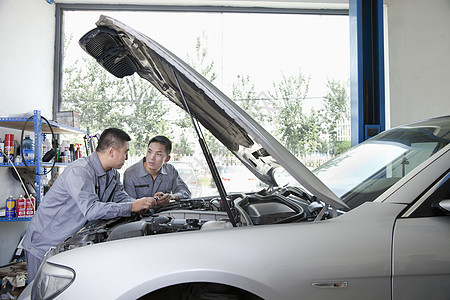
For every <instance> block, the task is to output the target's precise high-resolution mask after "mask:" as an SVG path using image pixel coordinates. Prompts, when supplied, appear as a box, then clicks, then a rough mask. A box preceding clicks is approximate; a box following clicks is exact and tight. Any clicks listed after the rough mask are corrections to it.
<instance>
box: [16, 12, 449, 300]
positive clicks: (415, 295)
mask: <svg viewBox="0 0 450 300" xmlns="http://www.w3.org/2000/svg"><path fill="white" fill-rule="evenodd" d="M97 26H98V27H97V28H96V29H94V30H92V31H90V32H89V33H87V34H86V35H85V36H84V37H83V38H82V39H81V40H80V45H81V46H82V47H83V49H85V50H86V51H87V52H88V53H89V54H90V55H92V56H93V57H95V58H96V59H97V61H98V62H99V63H100V64H102V65H103V66H104V67H105V68H106V69H107V70H109V71H110V72H111V73H113V74H115V75H116V76H117V77H123V76H126V75H131V74H133V73H134V72H137V73H138V74H139V75H140V76H142V77H143V78H145V79H147V80H149V81H150V82H151V83H152V84H153V85H155V86H156V87H157V88H158V89H159V90H160V91H161V92H162V93H163V94H164V95H166V96H167V97H168V98H169V99H170V100H171V101H173V102H174V103H176V104H178V105H180V106H181V107H184V108H186V106H184V105H186V104H187V105H188V106H189V107H190V108H191V109H190V111H191V113H192V114H193V116H195V118H196V119H197V120H198V121H199V122H200V123H201V124H202V125H203V126H204V127H205V128H206V129H208V130H210V131H211V132H212V133H213V134H214V135H215V136H216V137H217V138H218V139H219V140H220V141H221V142H222V143H223V144H224V145H225V146H226V147H228V149H230V151H231V152H233V153H234V154H235V155H236V157H237V158H238V159H239V160H240V161H241V162H242V163H243V165H245V166H246V167H248V168H251V169H252V173H253V174H255V175H256V176H257V177H258V178H259V179H260V180H261V181H263V182H264V183H266V184H267V185H268V187H267V188H265V189H263V190H261V191H258V192H253V193H244V192H240V193H233V194H228V195H226V197H225V199H224V198H223V197H222V195H220V196H213V197H210V198H206V197H202V198H198V199H188V200H183V201H180V202H179V203H177V204H172V205H169V206H168V207H165V208H163V209H162V210H160V211H157V212H155V213H154V214H149V215H143V216H140V215H135V216H133V217H131V218H119V219H113V220H105V221H99V222H97V223H93V224H88V225H87V226H86V228H84V229H83V230H80V231H79V232H77V233H76V234H74V235H73V236H72V237H70V238H69V239H67V240H66V241H65V242H64V243H62V244H61V245H59V246H58V247H56V248H55V249H53V250H51V251H50V252H49V253H48V254H47V256H46V258H45V260H44V262H43V263H42V265H41V268H40V270H39V271H38V274H37V276H36V279H35V280H34V281H33V282H32V283H30V284H29V286H28V287H27V288H26V289H25V291H24V292H23V293H22V294H21V296H20V298H19V299H82V298H86V297H88V298H93V299H218V298H219V299H334V300H343V299H346V300H347V299H369V300H370V299H374V300H375V299H376V300H378V299H391V300H397V299H413V300H414V299H424V298H430V299H449V298H450V289H449V288H448V287H449V286H450V235H449V232H450V216H449V215H450V180H449V178H450V145H449V141H450V116H446V117H440V118H434V119H430V120H424V121H421V122H416V123H412V124H407V125H404V126H399V127H396V128H393V129H390V130H387V131H385V132H383V133H381V134H379V135H377V136H376V137H373V138H372V139H370V140H368V141H366V142H364V143H361V144H360V145H358V146H356V147H354V148H352V149H350V150H349V151H348V152H346V153H344V154H342V155H340V156H338V157H336V158H334V159H332V160H331V161H329V162H328V163H326V164H325V165H323V166H321V167H319V168H318V169H316V170H314V171H313V172H311V171H309V170H308V168H306V167H305V166H304V165H303V164H302V163H301V162H299V161H298V160H297V159H296V158H295V157H294V156H293V155H292V154H291V153H290V152H289V151H287V150H286V149H285V148H284V147H283V146H282V145H281V144H280V143H279V142H278V141H277V140H276V139H274V138H273V137H272V136H271V135H270V134H269V133H267V132H266V131H265V129H264V128H263V127H262V126H261V125H259V124H258V123H257V122H256V121H255V120H253V119H252V118H250V117H249V116H248V114H246V113H245V112H244V111H242V109H240V108H239V107H238V106H237V105H235V104H234V102H233V101H232V100H230V99H229V98H228V97H226V96H225V95H224V94H222V93H221V92H220V91H219V90H218V89H217V88H215V87H214V86H213V85H212V84H211V83H209V82H208V81H207V80H206V79H204V78H203V77H202V76H201V75H199V74H198V73H197V72H195V71H194V70H193V69H192V68H190V67H189V66H188V65H186V64H185V63H184V62H182V61H181V60H180V59H179V58H177V57H176V56H175V55H173V54H172V53H170V52H169V51H168V50H166V49H165V48H164V47H162V46H161V45H159V44H157V43H156V42H154V41H153V40H151V39H150V38H148V37H146V36H145V35H143V34H141V33H139V32H137V31H135V30H133V29H131V28H129V27H128V26H126V25H125V24H122V23H120V22H119V21H117V20H114V19H112V18H109V17H105V16H102V17H101V18H100V20H99V21H98V22H97ZM124 70H125V71H126V72H125V71H124ZM122 75H123V76H122ZM183 95H184V96H183ZM182 98H183V99H182ZM182 101H185V103H184V105H183V104H181V103H182ZM213 167H214V166H211V168H212V169H213V170H214V168H213ZM224 202H225V203H226V204H224ZM227 205H228V206H227ZM223 207H228V209H229V211H228V210H227V209H225V210H224V209H223Z"/></svg>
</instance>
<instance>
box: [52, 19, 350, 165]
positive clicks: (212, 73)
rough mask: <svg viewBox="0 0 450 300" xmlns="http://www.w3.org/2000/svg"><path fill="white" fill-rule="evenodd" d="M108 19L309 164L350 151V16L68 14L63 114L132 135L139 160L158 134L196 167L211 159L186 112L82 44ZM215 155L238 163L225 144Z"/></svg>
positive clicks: (223, 161) (92, 128)
mask: <svg viewBox="0 0 450 300" xmlns="http://www.w3.org/2000/svg"><path fill="white" fill-rule="evenodd" d="M101 14H105V15H108V16H111V17H113V18H116V19H118V20H119V21H121V22H122V23H125V24H127V25H128V26H130V27H132V28H134V29H136V30H138V31H140V32H142V33H144V34H146V35H147V36H149V37H150V38H152V39H154V40H155V41H157V42H158V43H160V44H161V45H163V46H164V47H166V48H167V49H169V50H170V51H172V52H173V53H175V54H176V55H177V56H179V57H180V58H181V59H183V60H184V61H186V62H187V63H189V64H190V65H191V66H193V67H194V68H195V69H196V70H197V71H199V72H200V73H201V74H203V75H204V76H205V77H206V78H207V79H209V80H210V81H211V82H212V83H213V84H215V85H216V86H217V87H218V88H219V89H221V90H222V91H223V92H224V93H225V94H226V95H228V96H229V97H230V98H231V99H233V100H235V101H236V103H237V104H238V105H240V106H241V107H243V108H244V109H245V110H246V111H247V112H249V114H250V115H252V116H253V117H254V118H255V119H256V120H258V121H259V122H262V123H264V124H265V127H266V128H268V129H269V131H270V132H271V133H272V134H273V135H274V136H275V137H276V138H277V139H279V140H280V141H281V142H282V143H283V144H284V145H285V146H286V147H287V148H288V149H289V150H290V151H291V152H293V153H294V154H295V155H297V156H298V157H299V158H300V159H302V160H305V163H307V164H308V165H309V166H311V167H315V166H316V165H317V164H320V163H321V162H322V161H323V160H326V159H327V158H328V157H330V156H332V155H335V154H336V153H340V152H342V151H343V150H344V149H347V148H348V147H349V146H350V133H349V131H348V130H349V129H348V128H349V120H350V114H349V106H350V105H349V103H350V99H349V86H348V85H349V68H350V66H349V64H350V62H349V54H350V51H349V24H348V23H349V20H348V15H346V14H343V13H342V11H336V12H333V11H324V13H323V14H311V13H308V14H306V13H301V11H299V12H298V13H293V12H290V13H262V12H257V13H252V12H246V13H231V12H182V11H141V12H137V11H99V10H95V11H94V10H91V11H90V10H66V11H64V13H63V18H62V20H63V22H62V32H63V40H64V43H63V45H64V46H63V47H62V51H63V55H62V78H61V93H60V95H61V96H60V99H61V101H60V103H57V105H56V106H57V107H58V108H59V110H76V111H79V112H80V119H81V124H82V126H84V127H89V129H90V131H91V132H93V133H95V132H101V131H102V130H103V129H104V128H106V127H110V126H118V127H121V128H124V129H125V130H127V131H128V132H129V133H130V135H131V136H132V137H133V142H132V143H131V153H132V154H133V155H134V156H136V157H137V158H139V157H141V156H142V155H143V153H144V151H145V147H146V142H147V141H148V140H149V139H150V138H151V136H153V135H156V134H165V135H167V136H169V137H170V138H172V140H173V142H174V144H175V149H174V153H173V157H174V159H180V160H187V161H191V162H193V161H198V159H195V158H194V157H195V156H197V155H201V154H199V153H197V152H198V150H199V149H198V147H197V146H196V145H195V144H194V143H193V142H192V141H195V140H196V138H192V137H193V136H192V132H191V131H190V129H189V128H190V124H189V119H188V118H186V115H185V114H184V112H182V111H181V110H179V109H178V108H177V107H176V106H175V105H173V104H172V103H171V102H170V101H168V100H166V99H164V97H162V96H161V95H160V94H159V92H157V91H156V90H155V89H153V88H152V87H151V85H150V84H149V83H148V82H146V81H142V80H141V79H140V78H139V77H138V76H137V75H136V77H130V78H127V79H126V80H117V79H115V78H113V76H112V75H110V74H107V73H106V71H104V70H103V69H102V68H101V67H100V66H99V65H98V64H96V63H95V62H93V61H92V59H91V58H90V57H88V55H87V54H85V53H83V51H82V50H81V48H80V47H79V46H78V40H79V39H80V37H81V36H82V35H83V34H84V33H86V32H88V31H89V30H90V29H92V28H94V27H95V22H96V21H97V20H98V17H99V16H100V15H101ZM287 128H289V129H291V130H286V129H287ZM207 138H209V137H208V136H207ZM208 140H210V142H211V143H213V144H214V143H215V141H213V139H208ZM210 148H211V149H212V151H214V152H215V153H214V154H215V155H216V161H218V162H219V163H220V164H223V165H229V164H234V163H235V162H234V161H233V158H231V157H230V155H229V153H227V151H225V149H222V148H221V147H220V145H218V146H217V147H214V146H212V147H210Z"/></svg>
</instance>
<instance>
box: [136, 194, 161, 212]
mask: <svg viewBox="0 0 450 300" xmlns="http://www.w3.org/2000/svg"><path fill="white" fill-rule="evenodd" d="M155 205H156V201H155V199H154V198H153V197H143V198H139V199H136V200H134V201H133V203H131V212H142V211H146V210H148V209H149V208H151V207H153V206H155Z"/></svg>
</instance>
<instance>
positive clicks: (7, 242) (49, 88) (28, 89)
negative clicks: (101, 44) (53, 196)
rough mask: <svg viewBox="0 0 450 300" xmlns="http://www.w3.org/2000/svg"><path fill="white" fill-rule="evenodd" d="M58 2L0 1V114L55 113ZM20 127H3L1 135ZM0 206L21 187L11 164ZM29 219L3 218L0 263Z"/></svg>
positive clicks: (1, 178)
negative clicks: (54, 64)
mask: <svg viewBox="0 0 450 300" xmlns="http://www.w3.org/2000/svg"><path fill="white" fill-rule="evenodd" d="M54 32H55V6H54V5H50V4H48V3H47V2H46V1H45V0H21V1H16V0H1V1H0V36H1V37H2V41H1V43H0V57H1V60H0V70H1V72H0V91H1V93H0V103H1V110H0V116H7V117H11V116H19V115H20V116H27V117H28V116H30V115H31V114H32V113H33V110H35V109H38V110H41V112H42V115H43V116H45V117H47V118H51V116H52V97H53V57H54V35H55V33H54ZM5 133H14V135H15V136H16V137H17V136H19V139H20V131H12V130H9V129H5V128H3V127H0V138H1V139H2V140H3V139H4V137H5ZM0 182H1V185H0V186H1V189H0V207H4V206H5V202H6V199H7V198H8V197H9V196H10V195H14V196H19V195H20V194H21V193H23V191H22V189H21V188H20V185H19V184H20V183H19V182H18V181H16V180H15V179H13V177H12V176H11V174H10V170H9V169H8V168H0ZM27 225H28V222H0V266H1V265H4V264H7V263H9V261H10V259H11V257H12V255H13V254H14V249H15V247H16V245H17V243H18V242H19V240H20V237H21V236H22V235H23V233H24V232H25V229H26V227H27Z"/></svg>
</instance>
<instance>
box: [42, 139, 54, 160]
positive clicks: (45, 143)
mask: <svg viewBox="0 0 450 300" xmlns="http://www.w3.org/2000/svg"><path fill="white" fill-rule="evenodd" d="M50 149H52V145H51V144H50V141H49V140H48V139H47V137H46V136H45V134H44V139H43V141H42V155H41V157H44V155H45V153H47V152H48V151H50Z"/></svg>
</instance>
